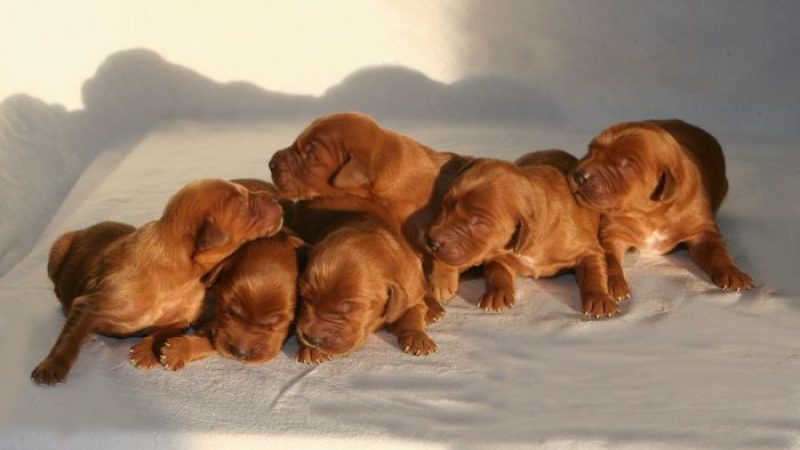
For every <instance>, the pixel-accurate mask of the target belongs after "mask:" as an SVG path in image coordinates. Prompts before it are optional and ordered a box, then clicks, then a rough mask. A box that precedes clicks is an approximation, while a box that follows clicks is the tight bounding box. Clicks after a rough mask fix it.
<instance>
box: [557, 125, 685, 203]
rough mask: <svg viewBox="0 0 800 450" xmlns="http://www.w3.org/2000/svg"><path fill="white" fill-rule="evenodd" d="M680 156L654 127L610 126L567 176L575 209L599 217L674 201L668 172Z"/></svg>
mask: <svg viewBox="0 0 800 450" xmlns="http://www.w3.org/2000/svg"><path fill="white" fill-rule="evenodd" d="M679 154H680V145H679V144H678V143H677V141H675V139H674V138H673V137H672V136H671V135H670V134H669V133H667V132H666V131H664V130H663V129H661V128H659V127H657V126H655V125H652V124H649V123H646V122H632V123H622V124H618V125H614V126H612V127H610V128H607V129H606V130H604V131H603V132H602V133H600V134H599V135H598V136H597V137H595V138H594V140H592V142H591V144H589V152H588V153H587V155H586V156H584V157H583V159H581V160H580V161H579V163H578V166H577V167H576V168H575V170H573V172H572V173H571V174H570V176H569V177H568V179H569V183H570V188H571V189H572V191H573V193H574V194H575V198H576V199H577V201H578V202H579V203H580V204H582V205H583V206H586V207H589V208H592V209H596V210H598V211H601V212H613V211H616V210H629V209H639V210H643V209H647V208H648V207H652V206H653V205H654V204H657V203H662V202H668V201H670V200H671V199H672V198H674V195H675V192H676V189H677V184H676V180H675V176H674V174H673V173H672V171H671V168H672V167H674V166H675V165H674V161H675V158H676V157H678V155H679ZM654 202H655V203H654Z"/></svg>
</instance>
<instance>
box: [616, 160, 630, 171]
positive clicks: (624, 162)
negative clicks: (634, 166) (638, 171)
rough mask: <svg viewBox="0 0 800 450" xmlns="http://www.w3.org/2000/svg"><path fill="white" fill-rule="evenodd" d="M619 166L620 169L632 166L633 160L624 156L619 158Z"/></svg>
mask: <svg viewBox="0 0 800 450" xmlns="http://www.w3.org/2000/svg"><path fill="white" fill-rule="evenodd" d="M618 165H619V167H620V169H627V168H628V167H630V166H631V160H630V159H628V158H622V159H620V160H619V164H618Z"/></svg>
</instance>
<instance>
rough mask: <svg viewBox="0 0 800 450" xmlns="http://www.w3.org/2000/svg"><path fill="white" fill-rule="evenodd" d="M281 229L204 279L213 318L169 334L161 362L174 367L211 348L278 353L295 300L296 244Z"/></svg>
mask: <svg viewBox="0 0 800 450" xmlns="http://www.w3.org/2000/svg"><path fill="white" fill-rule="evenodd" d="M302 244H303V241H302V240H301V239H300V238H299V237H297V236H296V235H294V234H293V233H292V232H290V231H287V230H286V228H284V229H283V230H282V231H280V232H279V233H278V234H276V235H275V236H272V237H270V238H263V239H256V240H254V241H251V242H248V243H246V244H244V245H243V246H242V247H240V248H239V250H237V251H236V252H234V254H233V255H231V256H229V257H228V258H227V259H226V260H225V261H224V262H223V263H222V264H220V265H218V266H217V268H215V269H214V271H213V272H212V274H213V275H212V276H211V277H210V278H209V279H208V280H207V281H206V283H207V284H209V285H212V287H211V289H210V290H209V293H208V294H209V296H210V301H211V308H212V311H211V314H210V315H211V318H210V320H209V321H207V322H206V323H205V324H202V325H201V326H199V327H198V329H199V331H198V333H197V334H195V335H184V336H177V337H173V338H170V339H167V341H166V343H165V344H164V346H163V347H161V364H162V365H164V367H166V368H168V369H172V370H179V369H182V368H183V367H184V366H185V365H186V364H187V363H189V362H192V361H196V360H198V359H202V358H206V357H208V356H210V355H212V354H214V353H219V354H220V355H222V356H224V357H227V358H232V359H236V360H239V361H242V362H246V363H252V364H258V363H263V362H266V361H269V360H270V359H272V358H274V357H275V356H277V354H278V352H280V350H281V347H282V346H283V343H284V341H285V340H286V338H287V336H288V335H289V331H290V330H289V329H290V325H291V323H292V321H293V320H294V316H295V305H296V302H297V272H298V266H297V248H298V247H300V246H301V245H302Z"/></svg>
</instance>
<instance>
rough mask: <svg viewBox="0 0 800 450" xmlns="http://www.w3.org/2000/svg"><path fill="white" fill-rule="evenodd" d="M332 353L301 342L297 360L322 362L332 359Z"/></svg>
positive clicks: (308, 362) (309, 362)
mask: <svg viewBox="0 0 800 450" xmlns="http://www.w3.org/2000/svg"><path fill="white" fill-rule="evenodd" d="M330 360H331V355H329V354H327V353H323V352H322V351H321V350H319V349H316V348H314V347H309V346H307V345H305V344H302V343H301V344H300V348H299V349H298V350H297V362H299V363H303V364H321V363H324V362H325V361H330Z"/></svg>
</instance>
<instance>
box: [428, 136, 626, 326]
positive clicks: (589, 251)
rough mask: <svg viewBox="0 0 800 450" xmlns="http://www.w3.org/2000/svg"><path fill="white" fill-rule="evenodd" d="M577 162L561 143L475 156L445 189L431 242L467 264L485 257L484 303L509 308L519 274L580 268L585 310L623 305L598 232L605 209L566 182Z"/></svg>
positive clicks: (443, 254) (461, 266) (602, 311)
mask: <svg viewBox="0 0 800 450" xmlns="http://www.w3.org/2000/svg"><path fill="white" fill-rule="evenodd" d="M576 162H577V159H575V157H573V156H572V155H570V154H568V153H566V152H564V151H560V150H549V151H543V152H535V153H530V154H528V155H525V156H523V157H522V158H520V159H519V160H518V161H517V162H516V163H515V164H510V163H507V162H504V161H497V160H490V159H480V160H475V161H473V162H472V163H470V165H469V166H468V167H467V168H465V169H464V170H463V171H462V173H461V174H460V175H459V176H458V178H457V179H456V180H455V181H454V182H453V184H452V185H451V186H450V189H448V191H447V193H446V194H445V195H444V200H443V202H442V206H441V209H440V211H439V214H438V215H437V217H436V219H435V220H434V221H433V225H432V226H431V228H430V231H429V232H428V245H429V248H430V251H431V253H432V254H433V255H434V256H435V257H436V258H437V259H439V260H441V261H443V262H444V263H447V264H450V265H452V266H456V267H457V268H458V270H460V271H463V270H465V269H466V268H468V267H470V266H474V265H478V264H483V268H484V276H485V278H486V292H485V293H484V294H483V296H482V297H481V300H480V307H481V308H483V309H485V310H488V311H497V310H503V309H506V308H510V307H511V306H512V305H513V304H514V278H515V276H516V274H521V275H525V276H530V277H534V278H538V277H547V276H552V275H555V274H557V273H559V272H562V271H564V270H567V269H574V270H575V275H576V277H577V280H578V285H579V286H580V293H581V303H582V304H583V312H584V313H585V314H591V315H592V316H595V317H602V316H612V315H615V314H617V313H618V312H619V306H618V305H617V302H616V301H614V300H613V299H612V298H611V297H610V296H609V294H608V287H607V274H606V264H605V258H604V256H603V249H602V247H601V246H600V243H599V242H598V239H597V233H598V228H599V224H600V216H599V214H597V213H596V212H594V211H592V210H590V209H586V208H582V207H580V206H579V205H578V204H577V202H576V201H575V199H574V198H573V197H572V194H571V192H570V189H569V185H568V183H567V178H566V174H565V172H566V171H568V170H569V169H570V168H571V167H572V166H574V164H575V163H576Z"/></svg>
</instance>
